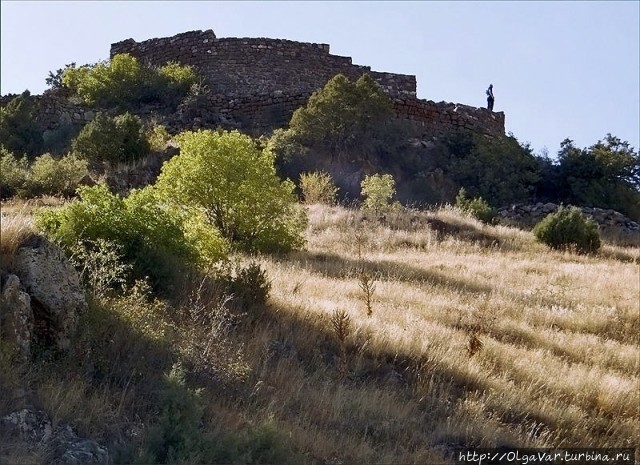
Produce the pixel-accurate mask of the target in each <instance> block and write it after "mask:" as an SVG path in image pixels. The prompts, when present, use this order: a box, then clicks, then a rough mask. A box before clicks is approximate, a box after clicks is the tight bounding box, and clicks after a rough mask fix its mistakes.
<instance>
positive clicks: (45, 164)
mask: <svg viewBox="0 0 640 465" xmlns="http://www.w3.org/2000/svg"><path fill="white" fill-rule="evenodd" d="M87 174H88V171H87V161H86V160H82V159H80V158H78V157H77V156H75V155H73V154H70V155H66V156H64V157H62V158H61V159H60V160H56V159H55V158H53V157H52V156H51V155H50V154H48V153H46V154H44V155H42V156H40V157H38V158H36V161H35V162H34V163H33V166H32V167H31V179H30V180H29V193H30V195H31V196H38V195H45V194H46V195H64V196H70V195H73V194H74V193H75V191H76V189H77V188H78V186H79V184H80V181H81V180H82V178H84V177H85V176H86V175H87Z"/></svg>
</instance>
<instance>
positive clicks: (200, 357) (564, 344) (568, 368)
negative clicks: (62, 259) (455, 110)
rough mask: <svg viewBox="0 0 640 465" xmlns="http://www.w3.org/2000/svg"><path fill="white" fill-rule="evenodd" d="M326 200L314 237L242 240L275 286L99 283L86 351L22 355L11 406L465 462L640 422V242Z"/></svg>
mask: <svg viewBox="0 0 640 465" xmlns="http://www.w3.org/2000/svg"><path fill="white" fill-rule="evenodd" d="M8 211H9V213H10V214H13V215H20V214H24V211H23V212H22V213H21V211H20V210H19V209H13V210H8ZM4 213H5V212H4V211H3V214H4ZM308 213H309V219H310V222H309V227H308V230H307V235H306V237H307V246H306V249H305V250H304V251H298V252H292V253H289V254H285V255H279V256H271V257H268V256H258V257H249V256H239V257H237V260H238V261H240V262H244V263H249V262H252V261H258V262H259V263H260V264H261V266H262V267H263V269H265V270H266V273H267V276H268V278H269V280H270V282H271V292H270V298H269V300H268V301H267V304H266V305H247V304H246V302H245V305H243V306H242V307H241V308H238V307H237V306H233V305H227V302H228V301H226V300H225V298H224V297H222V296H220V295H219V293H217V292H216V289H215V288H214V287H211V286H210V284H209V283H208V282H206V281H199V280H198V281H196V280H192V281H189V280H187V281H186V282H187V283H189V284H187V285H185V289H184V296H183V298H182V299H181V300H180V299H179V300H178V301H172V302H163V301H158V300H155V299H153V298H151V297H149V296H148V295H147V294H146V293H145V291H144V289H143V287H138V288H135V289H132V290H130V291H129V293H128V294H127V295H125V296H96V297H94V298H93V299H92V301H91V304H90V311H89V312H88V313H87V314H86V315H85V316H84V317H83V321H82V323H81V328H80V330H79V334H78V335H77V338H76V341H77V343H76V345H75V347H74V349H73V350H72V351H71V352H70V353H69V354H66V355H58V356H45V355H41V356H39V357H38V358H37V360H36V361H35V362H34V363H33V364H30V365H29V366H17V365H16V364H15V363H14V362H12V361H11V360H8V359H7V357H4V356H3V357H2V359H1V360H0V362H1V363H2V366H1V367H0V389H1V390H2V392H14V391H15V390H16V389H17V388H19V387H26V388H27V395H26V396H25V397H24V398H22V399H21V400H20V401H12V400H10V399H9V396H7V397H4V398H3V400H2V402H0V415H4V414H6V413H7V412H9V411H13V410H15V409H16V405H17V404H24V405H27V404H37V405H38V406H40V407H42V408H44V409H45V411H47V412H48V413H49V414H50V415H51V416H52V418H53V419H54V422H61V421H64V422H69V423H70V424H72V425H73V426H74V427H75V428H77V429H78V431H79V432H80V433H81V434H84V435H87V436H89V437H92V438H93V439H97V440H99V441H102V442H103V443H105V444H108V445H110V446H111V447H112V450H113V451H114V452H113V455H114V456H115V457H116V460H117V461H118V463H132V462H135V463H145V457H147V458H148V457H155V458H156V461H157V459H158V457H162V458H163V459H162V460H164V461H163V463H194V464H195V463H274V464H275V463H278V464H279V463H288V462H290V463H316V464H350V463H362V464H364V463H370V464H374V463H407V464H409V463H411V464H424V463H449V462H450V461H451V458H450V457H451V454H452V453H454V452H455V451H457V450H460V449H461V448H465V447H478V446H482V447H493V446H535V447H568V446H574V447H587V446H589V447H607V446H609V447H614V446H615V447H634V446H636V445H637V444H638V443H639V442H640V441H639V440H640V411H639V410H638V405H639V403H638V383H639V381H640V370H639V368H640V357H639V353H638V345H639V343H640V340H639V338H640V315H639V309H638V293H639V286H640V270H639V268H638V257H639V255H640V253H639V251H638V249H637V248H620V247H614V246H610V245H606V246H605V247H604V248H603V249H602V250H601V251H600V252H599V253H598V255H591V256H587V255H575V254H571V253H563V252H553V251H549V250H548V249H547V248H546V247H545V246H543V245H541V244H538V243H536V242H535V240H534V238H533V236H532V235H531V234H530V233H526V232H523V231H519V230H516V229H510V228H506V227H493V226H487V225H483V224H481V223H479V222H477V221H475V220H473V219H470V218H467V217H464V216H461V215H460V214H459V213H458V212H456V211H453V210H450V209H442V210H438V211H433V212H404V213H397V214H388V215H386V216H385V217H382V218H375V217H371V216H367V215H365V214H364V213H362V212H360V211H358V210H354V209H347V208H344V207H327V206H320V205H312V206H310V207H309V208H308ZM2 224H3V226H2V227H3V235H2V241H3V243H4V242H5V237H9V235H5V231H4V229H5V224H10V222H9V221H7V220H6V218H3V222H2ZM172 367H173V368H172ZM182 372H184V376H182V374H181V373H182ZM197 389H199V390H198V391H197ZM18 406H21V405H18ZM168 406H174V407H175V406H180V408H179V409H177V410H176V409H175V408H169V407H168ZM176 412H183V413H184V412H186V413H184V415H181V414H179V413H176ZM169 424H171V425H174V426H175V427H173V428H169V427H168V426H167V425H169ZM169 429H171V431H169ZM158 438H163V439H158ZM169 442H170V443H171V444H172V445H173V447H174V448H173V450H174V452H175V451H178V452H175V454H174V456H173V457H174V459H175V460H174V461H173V462H172V461H171V460H172V459H171V457H172V456H171V454H170V453H165V452H166V450H165V449H166V448H167V447H168V446H167V444H168V443H169ZM4 454H5V458H6V459H7V460H8V462H9V463H46V451H42V452H38V453H36V452H26V449H24V448H22V449H21V448H20V447H18V446H16V447H12V448H11V449H9V448H5V451H4ZM145 454H147V455H145ZM7 457H8V458H7ZM176 457H177V458H176Z"/></svg>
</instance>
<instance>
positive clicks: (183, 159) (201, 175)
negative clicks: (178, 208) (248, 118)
mask: <svg viewBox="0 0 640 465" xmlns="http://www.w3.org/2000/svg"><path fill="white" fill-rule="evenodd" d="M177 141H178V143H179V145H180V155H178V156H176V157H174V158H172V159H171V160H169V161H168V162H166V163H165V164H164V166H163V167H162V173H161V174H160V177H159V178H158V182H157V186H158V189H159V191H160V192H161V195H162V196H163V198H165V199H167V201H169V200H171V201H173V202H175V203H177V204H180V205H182V206H186V207H188V208H196V209H200V210H201V211H202V212H203V213H204V215H206V218H207V220H208V221H209V223H210V224H212V225H213V226H215V227H216V228H217V229H218V230H219V231H220V232H221V233H222V235H223V237H225V238H226V239H228V240H229V241H230V242H232V243H234V244H236V246H238V247H240V248H244V249H247V250H258V251H275V250H289V249H291V248H295V247H299V246H301V245H302V244H303V238H302V231H303V230H304V227H305V220H304V216H303V215H302V212H301V211H300V209H299V207H298V205H297V204H296V202H295V197H294V195H293V189H294V185H293V183H292V182H291V181H288V180H287V181H281V180H280V179H279V178H278V177H277V176H276V173H275V168H274V156H273V154H272V153H271V151H269V150H268V149H264V150H262V151H260V150H259V149H258V148H257V146H256V143H255V142H254V141H253V140H252V139H251V138H250V137H248V136H246V135H243V134H240V133H239V132H237V131H234V132H213V131H208V130H207V131H198V132H186V133H183V134H181V135H180V136H178V138H177Z"/></svg>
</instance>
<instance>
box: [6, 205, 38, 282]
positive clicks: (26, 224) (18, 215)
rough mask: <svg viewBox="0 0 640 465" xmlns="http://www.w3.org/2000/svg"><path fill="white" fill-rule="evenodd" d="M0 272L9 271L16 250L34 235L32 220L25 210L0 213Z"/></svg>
mask: <svg viewBox="0 0 640 465" xmlns="http://www.w3.org/2000/svg"><path fill="white" fill-rule="evenodd" d="M0 222H1V224H0V271H8V270H11V268H12V266H13V258H14V256H15V254H16V252H17V251H18V249H19V248H20V247H21V246H22V245H24V244H25V243H26V242H27V241H28V240H29V239H30V238H32V237H33V236H34V235H35V230H34V226H33V220H32V218H31V216H30V215H29V214H28V213H26V212H25V209H21V210H13V211H11V212H10V213H5V210H4V208H3V209H2V212H1V213H0Z"/></svg>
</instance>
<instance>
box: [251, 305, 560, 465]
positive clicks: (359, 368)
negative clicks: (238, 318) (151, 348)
mask: <svg viewBox="0 0 640 465" xmlns="http://www.w3.org/2000/svg"><path fill="white" fill-rule="evenodd" d="M302 315H303V313H301V311H300V310H297V309H294V308H287V307H286V306H278V307H276V306H270V307H269V308H268V309H266V310H265V313H264V314H263V315H262V316H261V320H260V325H261V326H262V327H263V328H266V329H265V330H266V331H268V333H269V339H270V340H271V344H270V345H269V348H268V349H267V350H266V352H267V353H266V354H265V356H264V357H263V361H262V362H260V364H259V365H258V366H255V367H254V371H255V373H256V374H257V375H258V376H259V377H260V378H261V381H263V382H264V383H266V384H269V383H271V382H273V383H274V384H275V385H274V386H273V387H272V390H271V391H266V390H265V391H264V392H265V394H260V395H258V396H257V400H256V402H257V405H258V406H260V407H262V408H268V407H269V406H270V405H273V404H276V405H279V406H280V407H279V409H280V410H281V411H283V412H287V413H286V414H284V416H285V417H286V418H285V419H284V420H283V419H280V421H286V422H288V423H291V424H293V425H296V422H297V421H300V422H301V423H303V424H304V426H303V427H304V428H307V429H308V430H309V431H314V432H322V433H321V434H323V435H324V438H325V439H326V438H329V440H331V439H333V440H338V439H340V442H341V443H342V442H343V441H342V439H344V438H345V437H349V436H351V437H353V438H354V440H355V438H364V439H362V440H363V441H366V442H367V444H368V445H369V446H370V448H372V449H373V450H376V451H377V453H379V454H380V455H377V457H382V456H384V454H385V453H388V451H392V450H395V449H397V448H398V447H399V446H400V448H401V449H402V450H403V451H405V452H406V454H405V455H404V456H402V457H397V459H398V460H399V461H402V463H405V462H406V463H414V462H412V460H414V461H415V460H420V459H422V460H424V457H426V456H428V454H430V453H436V452H435V451H440V452H444V453H445V455H446V456H448V457H452V454H453V453H454V452H455V451H456V450H459V449H462V448H465V447H481V446H484V447H489V446H495V445H496V444H490V443H487V442H486V441H487V440H486V438H484V436H483V435H484V432H485V431H486V424H485V423H486V419H485V418H484V417H483V416H482V415H477V416H475V415H466V414H464V413H461V412H462V410H463V409H462V406H463V404H465V402H466V401H468V400H470V399H471V398H473V397H474V396H477V394H478V393H483V392H485V391H490V390H491V389H493V388H494V387H493V386H490V385H488V384H487V383H485V382H484V381H482V377H477V376H473V375H471V374H470V373H466V372H464V371H459V370H458V369H456V368H455V367H452V366H448V365H446V364H445V363H442V362H438V363H434V361H433V360H432V359H431V358H430V354H429V353H428V352H426V353H422V354H416V353H408V352H403V351H397V350H396V349H395V348H394V347H385V346H380V345H371V344H370V342H369V339H370V337H371V336H372V335H371V334H365V333H364V332H358V334H357V335H356V336H353V338H351V339H350V340H349V341H348V342H347V345H346V348H345V351H344V352H341V350H342V349H341V347H340V344H339V342H338V340H337V339H336V337H335V335H334V332H333V330H332V324H331V321H330V319H329V316H328V315H327V316H317V317H315V316H314V317H304V316H302ZM461 350H464V347H461ZM343 353H344V354H346V358H347V360H348V362H347V365H348V370H347V373H346V375H345V374H341V372H340V370H341V368H340V367H341V357H342V356H343V355H342V354H343ZM283 366H290V367H296V368H295V370H303V371H304V376H303V379H304V381H300V379H299V378H298V379H296V380H295V381H293V382H294V383H296V387H295V388H294V390H295V391H296V394H295V395H294V396H288V395H286V394H278V392H279V390H280V389H283V390H284V391H287V390H288V389H289V388H290V386H279V385H278V383H279V382H280V383H281V382H282V378H281V375H279V374H278V373H280V372H281V370H282V369H283ZM295 370H294V371H295ZM298 383H299V384H300V388H297V386H298ZM304 390H306V396H307V397H303V395H302V394H300V393H299V392H300V391H304ZM327 393H329V394H327ZM314 394H315V395H316V396H317V398H314V397H313V396H314ZM326 396H330V397H332V398H339V399H340V401H339V402H338V405H340V407H338V410H340V409H347V410H345V411H336V412H333V413H331V414H328V415H327V417H329V419H326V418H319V417H318V416H317V415H315V414H314V412H315V410H314V408H313V405H314V404H316V403H318V402H327V399H326ZM346 396H353V398H345V397H346ZM323 397H325V398H323ZM369 398H371V399H372V405H364V404H363V401H362V400H361V399H369ZM381 398H382V399H385V400H384V401H380V402H390V401H389V400H388V399H389V398H391V399H394V401H393V402H394V405H390V404H384V403H382V404H380V405H377V404H375V399H381ZM301 399H302V400H301ZM330 402H331V401H330ZM331 403H332V404H333V405H334V406H335V404H334V403H333V402H331ZM345 405H346V406H348V407H345ZM400 406H402V407H400ZM404 407H410V413H407V410H406V409H405V408H404ZM487 415H489V416H494V415H497V416H498V417H500V418H501V419H502V421H504V422H505V423H511V426H513V427H514V428H516V427H519V426H521V425H522V424H523V421H524V420H525V419H526V421H538V423H539V424H541V425H542V424H545V422H548V421H549V419H548V418H538V417H536V415H535V414H534V413H533V412H530V411H520V412H514V411H511V410H509V408H508V407H502V406H495V409H494V411H492V412H491V413H487ZM445 424H446V425H451V424H454V425H459V429H455V428H453V429H452V428H442V426H443V425H445ZM383 425H386V426H383ZM463 426H464V427H463ZM291 427H292V428H295V427H294V426H291ZM297 427H298V428H299V427H301V425H300V424H298V425H297ZM376 429H381V430H380V431H378V433H376V434H377V436H376V435H374V436H372V437H369V436H367V434H368V432H369V433H370V432H371V431H376ZM542 429H543V428H541V430H542ZM334 434H335V436H332V435H334ZM525 444H526V440H525V439H524V438H520V437H518V436H517V435H516V434H511V433H510V432H508V431H506V430H505V432H504V434H503V435H502V437H501V439H500V440H499V443H498V444H497V445H498V446H506V447H515V446H523V445H525ZM408 451H413V452H411V453H409V452H408ZM338 452H339V454H341V455H340V459H341V460H345V461H346V462H347V463H351V461H353V460H357V459H358V457H356V456H355V455H350V454H352V452H351V451H349V450H339V451H338ZM412 454H415V455H412ZM420 454H422V455H420ZM316 458H317V459H318V460H323V459H326V457H316ZM359 459H360V460H362V457H359ZM354 463H355V462H354ZM370 463H378V462H376V461H373V462H370ZM429 463H431V462H429Z"/></svg>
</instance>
